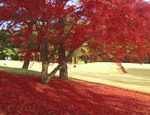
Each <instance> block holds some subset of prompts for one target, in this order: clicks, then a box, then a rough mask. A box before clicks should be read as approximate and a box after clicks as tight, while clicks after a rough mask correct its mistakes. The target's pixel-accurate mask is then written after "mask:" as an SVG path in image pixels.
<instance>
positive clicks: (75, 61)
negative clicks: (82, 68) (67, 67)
mask: <svg viewBox="0 0 150 115" xmlns="http://www.w3.org/2000/svg"><path fill="white" fill-rule="evenodd" d="M74 64H77V57H76V56H74Z"/></svg>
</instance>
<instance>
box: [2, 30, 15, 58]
mask: <svg viewBox="0 0 150 115" xmlns="http://www.w3.org/2000/svg"><path fill="white" fill-rule="evenodd" d="M9 37H10V33H9V31H8V30H3V31H2V30H1V31H0V59H1V60H4V59H5V57H8V56H9V57H11V58H12V59H17V52H18V48H17V47H16V46H15V45H13V44H12V43H11V42H10V41H9V40H8V38H9Z"/></svg>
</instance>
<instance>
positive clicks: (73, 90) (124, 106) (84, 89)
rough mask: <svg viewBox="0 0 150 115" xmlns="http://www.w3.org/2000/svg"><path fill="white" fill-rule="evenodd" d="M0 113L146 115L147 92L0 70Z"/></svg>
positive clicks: (148, 111) (149, 104) (148, 110)
mask: <svg viewBox="0 0 150 115" xmlns="http://www.w3.org/2000/svg"><path fill="white" fill-rule="evenodd" d="M0 114H2V115H134V114H135V115H148V114H150V94H146V93H139V92H133V91H129V90H124V89H120V88H116V87H111V86H107V85H102V84H96V83H89V82H83V81H78V80H67V79H59V78H53V79H52V80H51V82H50V83H46V84H44V83H41V82H40V78H39V77H27V76H21V75H16V74H10V73H5V72H0Z"/></svg>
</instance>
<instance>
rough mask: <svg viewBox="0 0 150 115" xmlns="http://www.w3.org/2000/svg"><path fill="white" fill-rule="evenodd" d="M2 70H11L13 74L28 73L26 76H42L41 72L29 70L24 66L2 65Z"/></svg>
mask: <svg viewBox="0 0 150 115" xmlns="http://www.w3.org/2000/svg"><path fill="white" fill-rule="evenodd" d="M0 71H4V72H9V73H13V74H19V75H26V76H40V75H41V73H40V72H37V71H33V70H27V69H22V68H14V67H4V66H0Z"/></svg>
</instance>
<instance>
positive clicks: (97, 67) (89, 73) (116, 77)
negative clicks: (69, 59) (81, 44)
mask: <svg viewBox="0 0 150 115" xmlns="http://www.w3.org/2000/svg"><path fill="white" fill-rule="evenodd" d="M22 64H23V63H22V62H19V61H0V65H1V66H5V67H0V70H3V71H6V72H11V73H17V74H23V75H34V76H37V75H38V76H39V75H40V71H41V63H37V62H31V63H30V66H29V70H22V69H19V68H21V67H22ZM73 65H74V64H69V65H68V70H69V77H70V78H74V79H79V80H84V81H90V82H96V83H103V84H108V85H112V86H117V87H121V88H125V89H132V90H136V91H142V92H147V93H150V64H143V65H141V64H133V63H123V66H124V67H125V68H126V70H127V71H128V73H127V74H124V73H122V72H121V70H120V68H119V67H118V66H117V65H116V64H114V63H109V62H100V63H89V64H77V65H76V68H74V67H73ZM10 67H11V68H10ZM54 67H56V64H50V66H49V72H51V71H52V69H53V68H54ZM57 75H58V73H57Z"/></svg>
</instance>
